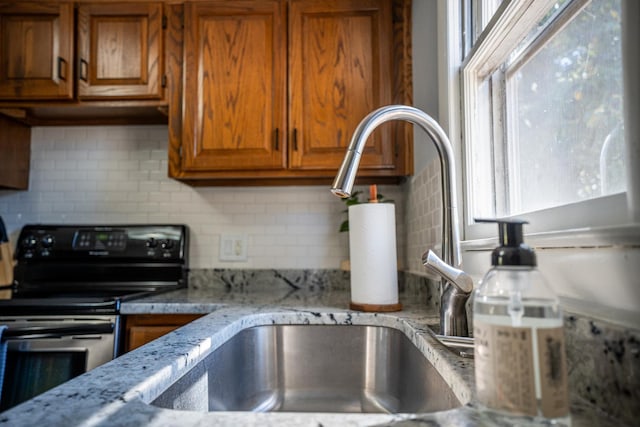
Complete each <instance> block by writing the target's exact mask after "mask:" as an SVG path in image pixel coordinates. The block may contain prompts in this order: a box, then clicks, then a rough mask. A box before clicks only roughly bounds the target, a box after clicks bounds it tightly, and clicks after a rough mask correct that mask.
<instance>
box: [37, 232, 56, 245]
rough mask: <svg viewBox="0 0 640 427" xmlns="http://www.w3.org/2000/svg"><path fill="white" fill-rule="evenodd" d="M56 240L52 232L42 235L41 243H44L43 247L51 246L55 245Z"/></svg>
mask: <svg viewBox="0 0 640 427" xmlns="http://www.w3.org/2000/svg"><path fill="white" fill-rule="evenodd" d="M55 242H56V240H55V239H54V238H53V236H52V235H51V234H46V235H45V236H43V237H42V239H40V244H41V245H42V247H43V248H51V247H53V244H54V243H55Z"/></svg>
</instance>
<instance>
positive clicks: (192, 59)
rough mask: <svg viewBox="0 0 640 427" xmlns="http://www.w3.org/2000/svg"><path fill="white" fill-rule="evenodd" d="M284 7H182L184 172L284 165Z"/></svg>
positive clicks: (212, 4) (221, 4) (241, 3)
mask: <svg viewBox="0 0 640 427" xmlns="http://www.w3.org/2000/svg"><path fill="white" fill-rule="evenodd" d="M283 5H284V3H280V2H271V1H270V2H265V1H236V2H207V3H206V4H201V3H191V4H189V3H188V4H187V5H186V6H185V38H186V39H185V68H184V70H185V73H186V83H185V90H184V101H183V106H184V115H183V118H184V126H183V143H184V144H186V146H187V147H189V148H188V149H187V150H185V152H184V163H183V167H184V169H185V170H194V171H196V170H252V169H253V170H255V169H262V170H269V169H271V170H274V169H282V168H284V167H285V166H286V163H285V162H286V157H285V154H286V151H285V150H284V147H283V144H284V136H285V135H284V134H285V126H286V121H285V117H286V115H285V84H284V82H285V81H286V74H285V73H286V63H285V59H284V58H285V54H286V45H285V44H284V31H285V28H283V27H282V26H283V25H284V7H283Z"/></svg>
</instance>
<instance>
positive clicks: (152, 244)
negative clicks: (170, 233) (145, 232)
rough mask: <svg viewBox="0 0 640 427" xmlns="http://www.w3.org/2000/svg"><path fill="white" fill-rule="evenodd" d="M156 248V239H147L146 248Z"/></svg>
mask: <svg viewBox="0 0 640 427" xmlns="http://www.w3.org/2000/svg"><path fill="white" fill-rule="evenodd" d="M156 246H158V241H157V240H156V239H154V238H153V237H149V238H148V239H147V247H148V248H155V247H156Z"/></svg>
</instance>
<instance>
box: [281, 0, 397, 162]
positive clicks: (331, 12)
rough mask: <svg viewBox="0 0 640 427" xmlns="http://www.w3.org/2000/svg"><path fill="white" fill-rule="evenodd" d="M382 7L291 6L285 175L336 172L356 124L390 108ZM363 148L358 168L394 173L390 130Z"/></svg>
mask: <svg viewBox="0 0 640 427" xmlns="http://www.w3.org/2000/svg"><path fill="white" fill-rule="evenodd" d="M389 8H390V2H388V1H385V0H349V1H338V0H334V1H326V0H300V1H296V0H294V1H292V3H291V13H290V20H291V23H290V32H289V33H290V38H289V45H290V65H289V69H290V79H291V80H290V85H291V87H290V91H289V93H290V103H291V107H290V108H291V127H292V132H294V133H295V134H296V138H295V140H294V141H293V142H294V143H293V144H291V146H290V158H291V165H290V166H291V167H292V168H300V169H337V168H338V166H339V165H340V163H341V161H342V158H343V157H344V153H345V148H346V147H347V146H348V145H349V140H350V138H351V136H352V134H353V131H354V130H355V128H356V126H357V125H358V123H359V122H360V120H362V118H363V117H364V116H365V115H366V114H368V113H369V112H371V111H372V110H374V109H375V108H378V107H380V106H382V105H387V104H390V103H391V87H390V86H391V85H390V82H391V81H392V79H391V73H392V69H391V65H392V64H391V44H392V33H391V25H392V22H391V19H390V16H391V12H390V9H389ZM372 139H373V140H372V141H369V142H368V143H367V145H366V149H365V154H364V156H363V158H362V162H361V166H360V167H361V168H367V167H371V168H376V169H384V168H394V167H395V166H394V156H393V150H392V145H391V141H390V128H389V127H388V126H382V127H381V128H380V129H378V130H377V131H376V132H375V133H374V135H373V136H372Z"/></svg>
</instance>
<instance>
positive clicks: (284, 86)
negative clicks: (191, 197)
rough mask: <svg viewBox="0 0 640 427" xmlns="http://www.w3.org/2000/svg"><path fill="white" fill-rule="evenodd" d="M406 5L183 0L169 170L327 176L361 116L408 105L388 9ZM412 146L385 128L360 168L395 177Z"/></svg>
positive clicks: (206, 175)
mask: <svg viewBox="0 0 640 427" xmlns="http://www.w3.org/2000/svg"><path fill="white" fill-rule="evenodd" d="M407 4H409V7H410V3H409V2H406V1H392V0H348V1H345V0H282V1H278V0H271V1H264V0H259V1H257V0H255V1H254V0H241V1H233V2H229V1H207V2H195V1H194V2H187V3H185V6H184V53H183V57H184V64H183V68H181V72H184V78H183V79H182V80H183V81H184V86H183V88H182V89H183V93H182V108H183V111H182V114H181V117H182V121H181V122H179V127H176V128H175V129H173V130H172V131H171V132H170V140H171V143H170V175H171V176H172V177H175V178H179V179H183V180H186V181H192V182H193V183H196V184H197V183H198V182H200V183H203V182H209V183H214V184H215V183H217V182H216V181H219V182H220V183H225V180H235V182H240V183H242V182H244V183H251V182H249V181H251V180H257V181H259V182H258V183H269V182H273V183H278V182H279V181H281V180H290V179H295V180H296V181H298V182H301V179H302V178H309V179H311V180H313V179H316V182H322V183H326V182H329V178H331V177H333V176H334V175H335V173H336V170H337V168H338V166H339V165H340V162H341V161H342V158H343V156H344V153H345V149H346V147H347V146H348V144H349V140H350V138H351V135H352V134H353V131H354V129H355V127H356V126H357V124H358V123H359V122H360V120H362V118H363V117H364V116H365V115H366V114H368V113H369V112H371V111H372V110H374V109H376V108H377V107H380V106H383V105H388V104H391V103H407V102H410V95H408V94H409V93H410V84H411V83H410V81H406V80H403V79H404V78H405V76H406V75H409V76H410V73H406V72H405V71H406V68H402V67H403V66H404V67H406V66H407V65H408V66H409V68H410V55H409V54H408V51H409V49H408V48H407V46H409V47H410V45H409V42H408V36H409V35H410V32H409V30H408V29H407V28H408V27H407V26H409V25H410V22H402V19H398V18H394V17H395V16H396V15H397V13H394V7H395V8H396V9H397V8H400V9H402V8H403V7H404V8H405V9H406V7H407V6H406V5H407ZM403 5H404V6H403ZM400 15H402V13H400ZM398 22H399V23H398ZM398 29H400V30H398ZM398 44H400V45H401V46H400V48H401V50H402V53H401V54H400V58H401V59H400V60H398V58H399V56H398V55H397V54H394V45H395V48H398ZM404 54H406V56H404V57H403V56H402V55H404ZM174 74H175V73H174ZM409 79H410V77H409ZM179 80H180V79H179ZM398 88H401V89H399V90H398ZM179 113H180V111H175V110H174V112H173V113H170V114H173V115H174V116H176V115H178V114H179ZM174 124H175V123H174ZM399 139H403V140H402V141H400V140H399ZM411 152H412V151H411V138H410V136H409V133H408V132H404V131H398V132H396V131H394V128H393V127H392V126H386V125H384V126H382V127H381V128H380V129H378V130H377V131H376V132H375V133H374V135H373V136H372V140H370V141H369V142H368V143H367V147H366V152H365V154H364V156H363V159H362V162H361V167H360V173H359V176H370V177H395V178H397V177H400V176H406V175H408V174H410V173H411V171H412V170H411V168H412V166H411V160H410V158H409V157H410V156H409V154H410V153H411ZM269 179H271V181H270V180H269Z"/></svg>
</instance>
